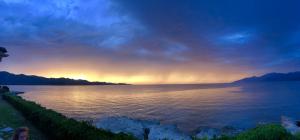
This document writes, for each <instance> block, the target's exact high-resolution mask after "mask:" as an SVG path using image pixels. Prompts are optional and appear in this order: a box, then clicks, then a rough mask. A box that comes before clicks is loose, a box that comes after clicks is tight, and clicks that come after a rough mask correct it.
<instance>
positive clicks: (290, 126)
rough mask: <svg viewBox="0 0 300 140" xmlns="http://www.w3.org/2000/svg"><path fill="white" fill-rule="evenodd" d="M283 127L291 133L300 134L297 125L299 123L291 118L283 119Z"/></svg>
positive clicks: (283, 117) (299, 128)
mask: <svg viewBox="0 0 300 140" xmlns="http://www.w3.org/2000/svg"><path fill="white" fill-rule="evenodd" d="M281 125H282V126H283V127H284V128H285V129H286V130H287V131H288V132H290V133H292V134H297V133H300V127H299V126H298V125H297V122H296V121H295V120H294V119H292V118H289V117H285V116H282V117H281Z"/></svg>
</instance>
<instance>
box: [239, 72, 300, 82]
mask: <svg viewBox="0 0 300 140" xmlns="http://www.w3.org/2000/svg"><path fill="white" fill-rule="evenodd" d="M276 81H300V71H298V72H290V73H268V74H265V75H263V76H260V77H256V76H254V77H249V78H244V79H241V80H238V81H235V82H233V83H254V82H276Z"/></svg>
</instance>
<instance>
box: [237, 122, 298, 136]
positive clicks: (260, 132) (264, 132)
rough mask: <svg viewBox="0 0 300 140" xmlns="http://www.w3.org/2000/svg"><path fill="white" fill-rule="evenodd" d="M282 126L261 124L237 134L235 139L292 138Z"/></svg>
mask: <svg viewBox="0 0 300 140" xmlns="http://www.w3.org/2000/svg"><path fill="white" fill-rule="evenodd" d="M294 139H296V138H295V137H293V136H292V135H291V134H290V133H288V132H287V131H286V130H285V129H284V128H283V127H282V126H280V125H276V124H268V125H261V126H258V127H256V128H254V129H251V130H249V131H246V132H244V133H241V134H240V135H238V136H237V137H236V138H235V140H294Z"/></svg>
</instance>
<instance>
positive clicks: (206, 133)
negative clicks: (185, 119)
mask: <svg viewBox="0 0 300 140" xmlns="http://www.w3.org/2000/svg"><path fill="white" fill-rule="evenodd" d="M220 136H221V131H220V130H219V129H216V128H202V129H201V130H200V132H199V133H197V135H196V138H198V139H208V140H210V139H213V138H217V137H220Z"/></svg>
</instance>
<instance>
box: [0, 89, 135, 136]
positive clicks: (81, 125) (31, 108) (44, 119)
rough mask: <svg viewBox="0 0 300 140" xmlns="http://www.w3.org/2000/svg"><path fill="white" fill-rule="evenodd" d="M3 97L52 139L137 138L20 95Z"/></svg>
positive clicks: (4, 95)
mask: <svg viewBox="0 0 300 140" xmlns="http://www.w3.org/2000/svg"><path fill="white" fill-rule="evenodd" d="M2 96H3V99H4V100H6V101H7V102H9V103H10V104H12V105H13V106H14V107H15V108H16V109H17V110H19V111H20V112H21V113H22V114H23V115H24V117H25V118H26V119H27V120H29V121H31V122H32V124H34V125H35V126H36V127H37V128H38V129H40V130H41V131H42V132H43V133H44V134H45V135H47V136H48V137H49V138H50V139H56V140H136V138H135V137H133V136H132V135H128V134H125V133H119V134H114V133H112V132H109V131H106V130H103V129H99V128H96V127H94V126H92V125H91V124H89V123H88V122H83V121H77V120H75V119H72V118H67V117H66V116H64V115H62V114H60V113H58V112H55V111H53V110H51V109H46V108H45V107H42V106H40V105H39V104H36V103H34V102H31V101H26V100H24V99H22V98H21V97H19V96H14V95H10V94H9V93H6V94H3V95H2Z"/></svg>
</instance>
